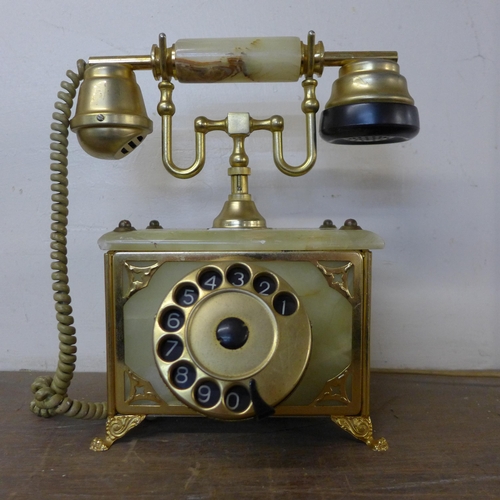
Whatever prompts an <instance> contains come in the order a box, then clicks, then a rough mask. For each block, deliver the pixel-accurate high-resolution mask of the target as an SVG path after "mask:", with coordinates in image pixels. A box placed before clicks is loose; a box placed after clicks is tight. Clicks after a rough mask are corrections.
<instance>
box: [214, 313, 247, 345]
mask: <svg viewBox="0 0 500 500" xmlns="http://www.w3.org/2000/svg"><path fill="white" fill-rule="evenodd" d="M216 333H217V340H218V341H219V342H220V344H221V346H222V347H225V348H226V349H239V348H240V347H243V346H244V345H245V342H246V341H247V340H248V326H247V325H245V323H244V322H243V321H242V320H241V319H239V318H226V319H224V320H222V321H221V322H220V323H219V326H218V327H217V332H216Z"/></svg>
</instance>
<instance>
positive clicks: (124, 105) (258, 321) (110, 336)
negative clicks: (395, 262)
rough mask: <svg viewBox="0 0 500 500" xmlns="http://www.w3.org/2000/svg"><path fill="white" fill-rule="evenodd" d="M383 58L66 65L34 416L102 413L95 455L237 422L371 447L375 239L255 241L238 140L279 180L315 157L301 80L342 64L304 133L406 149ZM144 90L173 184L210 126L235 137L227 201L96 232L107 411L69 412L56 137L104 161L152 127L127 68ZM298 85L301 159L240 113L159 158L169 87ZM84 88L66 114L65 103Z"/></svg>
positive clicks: (256, 223)
mask: <svg viewBox="0 0 500 500" xmlns="http://www.w3.org/2000/svg"><path fill="white" fill-rule="evenodd" d="M396 61H397V54H396V53H395V52H327V51H325V50H324V47H323V44H322V43H321V42H318V43H316V41H315V35H314V32H309V34H308V38H307V42H306V43H305V44H304V43H302V42H301V41H300V39H298V38H295V37H275V38H228V39H192V40H179V41H177V42H176V43H175V44H174V45H172V46H171V47H167V43H166V38H165V35H163V34H161V35H160V38H159V43H158V45H153V48H152V50H151V53H150V54H149V55H144V56H129V57H127V56H124V57H93V58H90V59H89V62H88V63H85V62H84V61H79V62H78V73H74V72H72V71H68V73H67V75H68V77H69V80H70V81H68V82H63V83H62V84H61V85H62V87H63V89H64V91H63V92H60V93H59V94H58V96H59V98H60V101H58V102H57V103H56V105H55V107H56V109H57V110H58V112H57V113H55V114H54V118H55V120H56V122H55V123H54V124H53V125H52V129H53V131H54V132H53V134H52V135H51V138H52V140H53V143H52V145H51V149H52V150H53V153H52V154H51V158H52V160H53V163H52V164H51V169H52V171H53V174H52V176H51V178H52V181H53V185H52V190H53V191H54V193H55V194H53V195H52V199H53V201H54V205H53V214H52V220H53V224H52V230H53V233H52V235H51V238H52V244H51V247H52V250H53V252H52V254H51V256H52V258H53V263H52V269H53V270H54V273H53V279H54V285H53V288H54V290H55V292H56V293H55V295H54V298H55V301H56V306H55V307H56V311H57V314H56V317H57V321H58V330H59V338H60V341H61V343H60V353H59V363H58V368H57V371H56V373H55V375H54V377H39V378H38V379H36V380H35V382H34V383H33V385H32V390H33V393H34V395H35V397H34V400H33V401H32V403H31V409H32V411H33V412H34V413H36V414H38V415H40V416H44V417H50V416H53V415H56V414H65V415H68V416H75V417H77V418H104V417H107V424H106V435H105V436H104V437H103V438H96V439H95V440H94V441H93V442H92V445H91V448H92V449H93V450H96V451H103V450H106V449H108V448H109V446H111V444H113V442H114V441H116V440H117V439H119V438H120V437H122V436H123V435H125V434H126V433H127V432H128V431H129V430H130V429H132V428H134V427H135V426H136V425H138V424H139V423H140V422H141V421H142V420H143V419H144V418H145V417H146V416H148V415H179V416H182V415H196V414H198V415H206V416H210V417H214V418H218V419H223V420H238V419H245V418H250V417H255V418H263V417H266V416H269V415H277V416H300V415H304V416H308V415H309V416H312V415H316V416H321V415H324V416H329V417H330V418H331V419H332V421H334V422H335V423H337V424H338V425H339V426H340V427H342V428H343V429H345V430H346V431H348V432H349V433H351V434H352V435H353V436H355V437H356V438H358V439H360V440H362V441H364V442H365V443H367V444H368V445H369V446H370V447H371V448H373V449H375V450H385V449H387V442H386V441H385V439H383V438H380V439H374V437H373V430H372V424H371V419H370V417H369V349H368V343H369V308H370V281H371V249H376V248H382V247H383V242H382V240H381V239H380V238H379V237H378V236H377V235H376V234H374V233H372V232H370V231H366V230H363V229H361V227H360V226H359V225H358V224H357V222H356V221H355V220H353V219H348V220H347V221H346V222H345V223H344V225H343V226H342V227H340V228H339V229H337V227H336V226H335V225H334V224H333V223H332V222H331V221H330V220H325V222H324V223H323V224H322V225H321V227H320V228H318V229H286V230H285V229H269V228H267V224H266V221H265V219H264V217H263V216H262V215H261V214H260V213H259V211H258V210H257V207H256V205H255V203H254V201H253V200H252V197H251V195H250V193H249V189H248V184H249V176H250V173H251V171H250V168H249V166H248V165H249V158H248V155H247V153H246V151H245V139H246V138H247V137H248V136H249V135H250V134H251V133H253V132H254V131H256V130H267V131H269V132H270V133H271V135H272V151H273V159H274V163H275V165H276V166H277V168H278V169H279V170H280V171H281V172H283V173H285V174H287V175H290V176H300V175H303V174H305V173H307V172H308V171H309V170H310V169H311V168H312V167H313V165H314V163H315V161H316V135H317V131H316V114H317V112H318V110H319V102H318V100H317V99H316V94H315V88H316V86H317V80H316V79H315V75H317V76H321V75H322V73H323V69H324V68H325V67H329V66H340V72H339V78H338V79H337V80H336V81H335V82H334V84H333V87H332V95H331V97H330V99H329V101H328V102H327V104H326V107H325V110H324V111H323V112H322V116H321V124H320V135H321V137H322V138H323V139H325V140H326V141H328V142H331V143H333V144H385V143H392V142H400V141H405V140H408V139H411V138H412V137H414V136H415V135H416V134H417V133H418V131H419V118H418V112H417V109H416V107H415V106H414V102H413V99H412V98H411V96H410V95H409V93H408V90H407V87H406V80H405V79H404V77H403V76H401V75H400V73H399V66H398V64H397V62H396ZM146 69H150V70H152V72H153V75H154V77H155V79H157V80H159V81H160V82H159V84H158V87H159V90H160V101H159V104H158V108H157V109H158V114H159V115H160V117H161V122H162V135H161V137H162V160H163V164H164V166H165V168H166V169H167V170H168V171H169V172H170V173H171V174H172V175H174V176H176V177H179V178H190V177H193V176H194V175H196V174H198V173H199V172H200V171H201V169H202V168H203V166H204V164H205V156H206V147H205V136H206V135H207V134H208V133H210V132H212V131H223V132H225V133H226V134H227V135H228V136H229V137H230V138H231V139H232V141H233V151H232V153H231V155H230V157H229V169H228V174H229V176H230V179H231V192H230V194H229V197H228V199H227V201H226V202H225V203H224V206H223V207H222V210H221V212H220V213H219V215H217V216H216V217H215V219H214V221H213V226H212V227H213V228H212V229H209V230H206V229H203V230H173V229H163V228H162V226H161V225H160V223H159V222H158V221H156V220H155V221H151V222H150V223H149V225H148V226H147V228H145V229H135V228H134V227H133V226H132V224H131V222H129V221H125V220H124V221H121V222H120V223H119V225H118V226H117V227H116V228H115V230H114V231H111V232H109V233H107V234H105V235H103V236H102V237H101V238H100V240H99V246H100V248H101V249H102V250H104V251H105V252H106V253H105V277H106V317H107V351H108V354H107V358H108V366H107V378H108V402H107V404H106V403H88V402H81V401H77V400H72V399H71V398H69V396H68V394H67V390H68V387H69V385H70V382H71V378H72V374H73V371H74V369H75V361H76V357H75V352H76V347H75V342H76V336H75V330H74V328H73V326H72V323H73V318H72V316H71V313H72V310H71V306H70V302H71V299H70V295H69V287H68V276H67V256H66V254H67V252H66V227H67V222H68V221H67V215H68V209H67V205H68V198H67V196H68V190H67V149H66V148H67V144H68V141H67V135H68V128H69V127H71V129H72V130H73V131H74V132H76V134H77V137H78V140H79V142H80V144H81V146H82V148H83V149H84V150H85V151H86V152H87V153H89V154H91V155H92V156H95V157H97V158H103V159H120V158H123V157H124V156H126V155H128V154H130V153H131V152H132V151H134V150H135V149H136V148H137V147H138V146H140V144H141V143H142V142H143V140H144V139H145V137H146V136H147V135H148V134H149V133H150V132H151V131H152V126H153V124H152V122H151V120H150V119H149V118H148V116H147V113H146V108H145V105H144V102H143V98H142V95H141V92H140V89H139V86H138V85H137V83H136V80H135V75H134V71H137V70H146ZM302 75H303V76H304V79H303V81H302V87H303V89H304V99H303V101H302V106H301V109H302V112H303V113H304V115H305V120H306V149H307V152H306V159H305V161H304V162H303V163H302V164H301V165H299V166H291V165H289V164H288V163H287V162H286V161H285V159H284V154H283V141H282V133H283V130H284V119H283V118H282V117H281V116H278V115H274V116H271V117H269V118H265V119H255V118H253V117H251V116H250V114H249V113H245V112H234V113H228V115H227V117H226V118H224V119H217V120H214V119H209V118H206V117H198V118H196V120H195V122H194V130H195V151H196V153H195V160H194V162H193V164H192V165H191V166H189V167H184V168H181V167H178V166H177V165H175V163H174V162H173V159H172V151H173V144H172V117H173V115H174V113H175V106H174V103H173V97H172V96H173V91H174V85H173V84H172V79H176V80H178V81H179V82H182V83H223V82H292V81H296V80H298V79H299V78H300V77H301V76H302ZM80 82H83V83H82V85H81V88H80V91H79V95H78V103H77V107H76V112H75V115H74V116H73V118H70V117H71V108H72V105H73V99H74V97H75V96H76V92H77V88H78V86H79V85H80Z"/></svg>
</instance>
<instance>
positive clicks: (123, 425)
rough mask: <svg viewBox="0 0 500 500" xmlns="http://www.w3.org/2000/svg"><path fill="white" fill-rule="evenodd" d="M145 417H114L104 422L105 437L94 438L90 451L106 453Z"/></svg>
mask: <svg viewBox="0 0 500 500" xmlns="http://www.w3.org/2000/svg"><path fill="white" fill-rule="evenodd" d="M145 418H146V415H115V416H114V417H108V419H107V420H106V437H104V438H97V437H96V438H94V439H93V440H92V443H91V444H90V449H91V450H92V451H107V450H108V449H109V448H110V446H111V445H112V444H113V443H114V442H115V441H116V440H117V439H120V438H122V437H123V436H125V434H127V432H129V431H130V430H132V429H133V428H134V427H137V426H138V425H139V424H140V423H141V422H142V421H143V420H144V419H145Z"/></svg>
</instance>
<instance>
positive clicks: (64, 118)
mask: <svg viewBox="0 0 500 500" xmlns="http://www.w3.org/2000/svg"><path fill="white" fill-rule="evenodd" d="M85 67H86V63H85V61H83V60H81V59H80V60H79V61H78V62H77V70H78V73H75V72H73V71H71V70H69V71H67V72H66V76H67V77H68V78H69V80H70V81H63V82H61V87H62V89H63V91H59V92H58V93H57V97H58V99H59V100H58V101H56V103H55V104H54V107H55V108H56V110H57V111H56V112H54V113H53V114H52V118H53V119H54V120H55V121H54V122H53V123H52V125H51V129H52V130H53V132H52V133H51V134H50V139H51V141H52V143H51V145H50V149H51V150H52V152H51V154H50V159H51V160H52V161H53V163H51V165H50V169H51V170H52V174H51V176H50V179H51V181H52V186H51V189H52V191H53V194H52V201H53V205H52V215H51V218H52V221H53V222H52V225H51V229H52V233H51V235H50V238H51V240H52V241H51V244H50V248H51V249H52V252H51V254H50V257H51V258H52V259H53V262H52V263H51V268H52V270H53V273H52V279H53V280H54V283H53V284H52V289H53V290H54V292H55V293H54V300H55V309H56V319H57V329H58V330H59V361H58V364H57V369H56V373H55V374H54V376H53V377H49V376H43V377H38V378H37V379H35V381H34V382H33V384H32V385H31V391H32V392H33V394H34V396H35V397H34V399H33V401H32V402H31V404H30V408H31V411H32V412H33V413H35V414H36V415H38V416H40V417H47V418H48V417H52V416H54V415H66V416H68V417H75V418H85V419H98V418H105V417H106V415H107V405H106V403H92V402H87V401H77V400H76V399H71V398H70V397H69V396H68V394H67V391H68V388H69V386H70V383H71V380H72V378H73V372H74V371H75V362H76V354H75V353H76V345H75V344H76V330H75V328H74V327H73V326H72V325H73V322H74V320H73V317H72V315H71V314H72V312H73V309H72V307H71V306H70V303H71V297H70V289H69V285H68V281H69V278H68V258H67V253H68V250H67V239H66V235H67V226H68V168H67V167H68V134H69V119H70V116H71V109H72V107H73V100H74V98H75V96H76V91H77V89H78V86H79V85H80V82H81V81H82V80H83V75H84V72H85Z"/></svg>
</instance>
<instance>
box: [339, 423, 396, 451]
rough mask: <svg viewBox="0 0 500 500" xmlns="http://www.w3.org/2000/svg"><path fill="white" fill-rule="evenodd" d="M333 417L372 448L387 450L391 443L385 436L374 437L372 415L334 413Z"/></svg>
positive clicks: (340, 425)
mask: <svg viewBox="0 0 500 500" xmlns="http://www.w3.org/2000/svg"><path fill="white" fill-rule="evenodd" d="M331 419H332V421H333V422H335V423H336V424H337V425H338V426H339V427H340V428H341V429H343V430H344V431H346V432H348V433H349V434H351V435H352V436H354V437H355V438H356V439H359V440H360V441H363V442H364V443H365V444H366V445H368V446H369V447H370V448H371V449H372V450H374V451H387V450H388V449H389V445H388V444H387V441H386V439H385V438H379V439H374V438H373V426H372V421H371V418H370V417H364V416H358V417H336V416H334V415H332V416H331Z"/></svg>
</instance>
